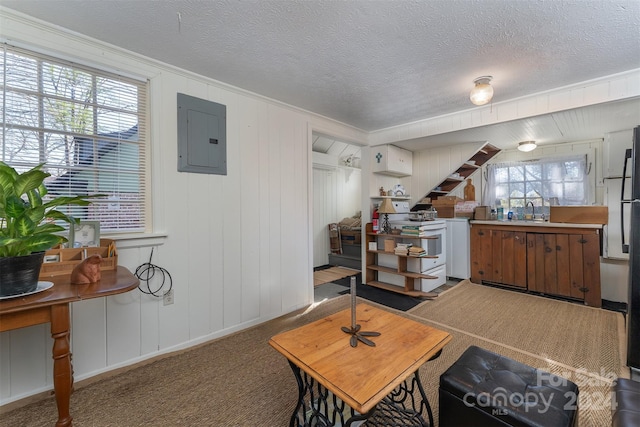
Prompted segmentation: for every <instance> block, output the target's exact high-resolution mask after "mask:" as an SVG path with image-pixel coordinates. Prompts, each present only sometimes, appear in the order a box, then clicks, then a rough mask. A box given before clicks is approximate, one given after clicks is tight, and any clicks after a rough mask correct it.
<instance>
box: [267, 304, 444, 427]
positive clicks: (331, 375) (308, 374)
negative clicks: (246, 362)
mask: <svg viewBox="0 0 640 427" xmlns="http://www.w3.org/2000/svg"><path fill="white" fill-rule="evenodd" d="M356 313H357V314H356V323H357V324H359V325H361V330H363V331H376V332H380V336H377V337H370V339H371V340H372V341H374V342H375V344H376V345H375V347H370V346H367V345H365V344H363V343H360V342H359V343H358V345H357V347H351V346H350V345H349V338H350V335H348V334H345V333H344V332H343V331H342V330H341V327H342V326H347V327H348V326H349V325H351V309H350V308H349V309H347V310H343V311H340V312H338V313H336V314H333V315H331V316H328V317H325V318H324V319H321V320H318V321H316V322H313V323H310V324H308V325H305V326H302V327H299V328H297V329H294V330H291V331H288V332H283V333H281V334H278V335H275V336H274V337H272V338H271V340H270V341H269V344H270V345H271V346H272V347H273V348H275V349H276V350H277V351H278V352H280V353H281V354H282V355H284V356H285V357H286V358H287V359H288V360H289V364H290V366H291V368H292V370H293V373H294V375H295V377H296V381H297V383H298V403H297V405H296V408H295V409H294V412H293V415H292V416H291V420H290V426H292V427H293V426H306V425H322V426H331V425H338V424H339V425H351V424H352V423H353V422H355V421H358V420H365V419H367V420H368V421H367V424H366V425H383V426H388V425H391V424H388V422H387V421H379V420H376V418H378V417H384V416H385V415H387V414H389V413H392V412H393V413H394V414H393V418H394V419H395V420H398V419H402V420H406V419H409V418H410V419H411V423H408V422H407V423H405V424H402V425H426V422H425V421H424V420H423V417H422V416H421V415H420V414H421V413H422V412H423V410H426V411H427V412H428V415H429V418H430V420H429V421H430V423H431V425H433V420H432V414H431V410H430V407H429V404H428V402H427V400H426V396H425V393H424V390H423V388H422V384H421V382H420V377H419V375H418V368H420V366H421V365H422V364H423V363H425V362H427V361H428V360H430V359H432V358H435V357H437V356H438V355H439V353H440V352H441V351H442V349H443V348H444V346H445V345H446V344H447V343H448V342H449V341H450V340H451V336H450V335H449V334H448V333H447V332H444V331H441V330H438V329H435V328H432V327H429V326H427V325H424V324H422V323H419V322H416V321H413V320H411V319H408V318H405V317H402V316H398V315H396V314H394V313H391V312H389V311H386V310H382V309H379V308H376V307H373V306H371V305H368V304H363V303H361V304H358V305H357V308H356ZM301 371H302V372H301ZM434 380H435V379H434ZM316 383H317V384H316ZM320 386H322V387H320ZM327 390H328V391H329V392H330V393H327ZM331 394H332V395H333V396H331ZM415 394H418V396H415ZM334 397H335V398H334ZM336 398H337V399H336ZM407 399H408V400H411V401H412V405H410V406H412V407H411V408H407V407H406V405H404V402H405V401H406V400H407ZM416 402H417V403H416ZM345 403H346V404H347V405H348V406H349V408H346V407H345V406H344V404H345ZM345 419H346V420H345ZM314 423H315V424H314ZM398 424H399V423H398Z"/></svg>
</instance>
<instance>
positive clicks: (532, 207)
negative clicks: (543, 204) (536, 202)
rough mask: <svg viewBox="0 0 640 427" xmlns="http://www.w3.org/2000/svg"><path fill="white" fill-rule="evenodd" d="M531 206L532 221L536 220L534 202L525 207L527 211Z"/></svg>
mask: <svg viewBox="0 0 640 427" xmlns="http://www.w3.org/2000/svg"><path fill="white" fill-rule="evenodd" d="M529 204H531V219H536V208H535V207H534V206H533V202H531V201H529V202H527V204H526V205H524V207H525V209H526V208H528V207H529Z"/></svg>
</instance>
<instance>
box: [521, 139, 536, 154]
mask: <svg viewBox="0 0 640 427" xmlns="http://www.w3.org/2000/svg"><path fill="white" fill-rule="evenodd" d="M536 147H537V145H536V142H535V141H522V142H521V143H519V144H518V150H520V151H524V152H525V153H527V152H529V151H533V150H535V149H536Z"/></svg>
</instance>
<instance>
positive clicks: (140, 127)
mask: <svg viewBox="0 0 640 427" xmlns="http://www.w3.org/2000/svg"><path fill="white" fill-rule="evenodd" d="M0 49H1V50H0V57H1V62H0V66H2V69H0V79H1V80H0V90H1V94H0V96H2V99H1V101H0V102H1V104H0V113H1V114H2V116H1V117H0V124H1V126H0V132H1V134H0V136H1V138H2V139H1V140H2V146H1V147H0V148H1V149H2V151H1V152H0V160H2V161H4V162H5V163H8V164H9V165H11V166H13V167H15V168H16V169H17V170H19V171H23V170H26V169H29V168H31V167H33V166H35V165H37V164H39V163H44V165H45V166H44V168H45V170H46V171H48V172H50V173H52V178H51V180H52V181H53V180H55V179H59V178H60V177H61V176H63V175H65V174H67V176H68V177H71V178H68V179H69V181H72V180H73V178H72V176H73V175H72V174H82V173H83V174H89V175H91V176H93V181H94V184H93V185H90V186H89V187H91V188H90V189H89V190H88V191H87V192H86V193H84V192H83V194H96V193H99V194H111V195H110V197H108V198H104V199H102V198H100V199H93V202H92V204H91V209H90V210H88V209H85V210H84V211H79V212H70V213H71V214H72V215H74V216H76V217H78V218H80V219H82V220H89V221H91V220H94V221H95V220H101V234H102V235H109V234H111V235H122V236H126V235H130V236H132V237H133V236H136V235H137V236H140V235H141V234H142V233H144V234H148V233H151V231H152V230H151V212H150V206H151V204H150V194H151V185H150V184H151V181H150V168H149V165H150V161H149V160H150V159H149V156H150V150H149V143H148V134H149V129H150V123H149V116H148V111H149V108H148V102H149V101H148V100H149V93H150V87H149V82H148V81H147V80H143V79H135V78H132V77H128V76H126V77H125V76H122V75H119V74H116V73H113V72H110V71H106V70H104V69H101V68H100V67H99V66H88V65H84V64H83V65H80V64H79V63H77V62H72V61H69V60H66V59H61V58H58V57H54V56H51V55H46V54H43V53H41V52H36V51H33V50H31V49H25V48H22V47H16V46H12V45H9V44H7V43H4V44H3V45H2V48H0ZM6 52H10V53H12V54H17V55H20V56H24V57H26V58H29V59H30V60H35V61H39V62H38V63H43V64H53V65H55V66H58V67H65V68H68V69H73V70H75V71H79V72H82V73H86V74H89V75H91V76H92V78H93V79H94V81H96V80H99V81H101V82H105V81H106V82H109V83H112V82H120V83H122V84H123V85H122V86H123V87H135V88H136V92H135V96H136V97H137V98H136V99H135V103H134V104H131V103H130V102H129V105H135V106H136V108H134V109H130V108H129V107H127V109H123V107H119V106H113V105H107V104H109V100H106V101H105V102H102V103H101V102H99V101H97V99H98V98H99V95H94V96H93V97H92V98H91V101H90V102H84V103H82V102H78V100H76V99H73V101H74V103H78V105H82V106H85V107H87V108H91V109H92V110H93V124H92V125H91V126H90V129H89V130H88V131H87V132H81V133H77V132H76V133H74V131H72V130H67V129H55V128H51V126H48V125H47V122H46V121H42V120H39V121H38V122H37V123H33V122H35V121H34V120H31V121H29V120H26V121H24V122H20V121H19V120H11V119H10V118H9V117H8V116H7V114H6V110H5V107H6V108H9V107H10V104H8V103H7V101H8V99H7V98H8V94H13V95H15V94H19V96H20V97H23V98H24V97H31V98H32V99H36V98H38V99H42V98H47V99H58V100H62V101H66V102H68V101H71V100H72V99H66V98H64V97H59V96H57V95H54V94H52V93H51V91H46V90H44V89H43V84H44V82H42V84H40V85H37V87H38V89H37V90H36V91H33V90H32V89H33V87H11V86H8V87H5V84H6V83H7V81H6V80H5V78H4V76H5V74H6V73H7V72H9V71H10V70H7V68H6V67H7V64H5V59H4V58H5V54H6ZM27 74H28V72H25V75H27ZM38 76H42V74H38ZM30 81H32V82H33V80H30ZM93 87H95V86H93ZM45 92H46V93H45ZM96 92H97V91H96ZM98 94H99V92H98ZM104 99H106V97H104ZM9 102H10V101H9ZM37 111H38V115H42V114H44V108H43V107H42V106H41V102H40V101H39V102H38V107H37ZM98 111H99V113H98ZM108 114H111V115H113V116H116V117H117V115H118V114H120V115H125V116H127V117H129V120H131V122H130V123H129V124H131V123H135V125H136V128H135V129H136V132H135V134H132V133H131V132H130V133H128V134H126V133H125V132H126V131H127V130H128V129H129V130H130V129H132V128H131V127H130V126H125V125H124V124H122V125H118V124H111V127H112V128H113V126H115V127H116V128H118V127H119V126H122V127H120V128H118V129H117V131H116V132H120V133H121V134H115V135H114V133H115V132H103V133H101V132H100V131H99V130H98V129H99V128H98V125H97V122H98V120H99V119H98V117H100V118H102V117H105V116H106V115H108ZM16 129H19V130H21V131H23V132H25V133H31V134H38V135H47V136H52V135H55V136H56V137H58V138H62V137H66V138H68V139H71V140H72V141H73V142H72V145H73V146H74V147H75V149H76V150H77V149H86V148H87V147H91V148H90V150H91V151H92V152H93V160H91V161H90V162H89V163H84V164H82V163H80V162H79V161H77V160H78V158H79V157H78V156H76V157H74V159H73V162H72V164H68V161H67V162H66V163H67V164H61V162H60V161H59V160H58V161H57V162H56V161H54V160H53V158H51V157H49V158H47V154H48V153H44V154H43V153H40V154H39V155H38V158H36V156H35V155H33V154H32V155H31V156H29V155H25V156H17V157H14V158H13V160H12V159H9V158H7V150H8V148H7V147H8V146H9V144H10V142H9V141H8V138H9V137H8V136H7V134H8V133H10V132H12V131H15V130H16ZM131 135H133V136H131ZM39 138H42V136H40V137H39ZM87 141H89V142H87ZM105 141H108V142H109V146H110V147H111V146H113V147H116V148H113V149H111V148H110V149H109V151H110V153H109V154H107V156H111V160H103V159H102V158H101V159H100V160H98V158H99V157H100V156H99V154H97V153H103V152H104V150H103V151H102V152H101V151H100V147H101V144H104V142H105ZM87 144H88V145H87ZM103 146H104V145H103ZM78 147H80V148H78ZM41 151H44V149H43V150H41ZM127 151H128V153H127ZM113 153H117V155H116V154H113ZM43 156H44V158H43ZM69 157H71V156H68V158H69ZM105 158H106V156H105ZM121 159H122V162H121V161H120V160H121ZM47 160H49V161H50V162H48V161H47ZM105 176H111V177H112V178H111V185H110V187H112V188H116V187H117V188H118V189H119V190H115V191H113V192H110V191H109V189H107V191H105V185H104V182H106V181H107V180H106V179H105ZM124 176H126V177H128V180H126V179H124V178H122V177H124ZM113 177H116V178H113ZM124 181H127V183H126V184H125V183H124ZM49 182H51V181H49ZM58 182H59V181H58ZM70 185H71V186H73V185H74V184H70ZM121 185H122V187H121ZM124 187H126V190H124V189H122V188H124ZM67 194H70V195H71V194H76V193H74V190H71V193H67ZM123 196H125V197H123ZM127 197H131V199H127ZM127 208H129V209H131V210H130V211H127ZM123 212H124V213H125V214H124V215H123V214H122V213H123ZM126 212H134V213H128V214H127V213H126ZM105 225H106V226H105Z"/></svg>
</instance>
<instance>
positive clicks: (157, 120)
mask: <svg viewBox="0 0 640 427" xmlns="http://www.w3.org/2000/svg"><path fill="white" fill-rule="evenodd" d="M0 19H2V24H3V25H2V36H3V37H6V38H7V39H10V40H18V41H20V43H21V44H22V45H23V46H28V45H32V46H36V47H38V48H40V49H45V50H48V49H49V50H51V52H54V53H55V52H58V53H62V54H64V55H65V56H66V57H68V58H75V57H76V55H79V54H80V55H82V58H78V59H79V60H80V61H81V62H83V63H87V64H90V65H93V66H101V65H104V66H106V67H108V68H110V69H120V70H123V71H124V72H125V73H127V72H128V73H130V74H137V75H140V76H146V77H148V78H149V79H150V112H151V113H150V115H151V125H150V135H151V136H150V150H149V152H150V155H151V158H150V166H151V173H150V175H151V187H152V196H151V199H150V203H151V205H152V209H153V211H152V220H153V228H154V232H157V233H164V234H166V238H164V239H163V240H162V239H161V244H160V245H159V246H155V247H153V249H154V252H153V259H152V262H153V263H154V264H156V265H158V266H160V267H162V268H165V269H166V270H168V272H169V273H170V274H171V277H172V279H173V289H174V304H172V305H167V306H164V305H163V303H162V299H161V298H156V297H153V296H149V295H144V294H142V293H141V292H140V291H138V290H133V291H131V292H129V293H127V294H124V295H118V296H112V297H108V298H106V299H99V300H94V301H89V302H83V303H79V304H74V305H77V307H75V310H73V309H74V307H72V312H73V314H72V325H73V326H72V328H73V337H72V339H73V351H74V357H73V361H74V376H75V378H76V379H77V380H81V379H84V378H88V377H91V376H93V375H96V374H98V373H101V372H105V371H109V370H111V369H114V368H117V367H121V366H126V365H128V364H132V363H136V362H139V361H141V360H144V359H146V358H149V357H153V356H155V355H159V354H163V353H166V352H169V351H173V350H177V349H181V348H185V347H189V346H191V345H194V344H198V343H200V342H203V341H206V340H209V339H212V338H216V337H219V336H223V335H226V334H228V333H231V332H234V331H237V330H240V329H242V328H245V327H248V326H251V325H253V324H257V323H259V322H262V321H266V320H269V319H271V318H273V317H276V316H280V315H282V314H285V313H286V312H288V311H291V310H293V309H296V308H299V307H303V306H305V305H307V304H309V303H311V302H312V301H313V283H312V281H311V278H312V256H311V251H312V249H313V248H312V244H313V243H312V242H311V239H310V237H311V235H312V232H311V227H310V215H311V213H310V212H309V210H310V206H311V202H310V200H309V197H310V194H309V191H310V190H311V187H310V182H309V181H310V179H311V162H310V158H311V155H310V147H311V140H310V137H309V136H310V135H311V133H310V131H309V129H310V126H313V127H314V128H315V127H317V128H318V129H326V130H330V134H333V135H337V136H340V137H341V138H345V139H346V140H353V141H355V142H360V143H362V142H364V141H366V135H365V134H364V133H363V132H361V131H359V130H357V129H354V128H352V127H349V126H345V125H343V124H340V123H337V122H332V121H330V120H328V119H325V118H323V117H321V116H317V115H313V114H311V113H307V112H301V111H299V110H296V109H295V108H293V107H290V106H287V105H285V104H282V103H279V102H276V101H273V100H269V99H266V98H264V97H261V96H258V95H255V94H251V93H249V92H247V91H244V90H242V89H239V88H233V87H230V86H228V85H225V84H223V83H220V82H215V81H212V80H209V79H204V78H201V77H200V76H197V75H195V74H192V73H189V72H186V71H184V70H179V69H176V68H173V67H171V66H168V65H166V64H161V63H158V62H154V61H150V60H148V59H145V58H141V57H138V56H137V55H135V54H133V53H130V52H126V51H122V50H120V49H117V48H114V47H112V46H107V45H102V44H100V43H98V42H96V41H93V40H86V39H83V38H82V37H80V36H78V35H75V34H67V33H65V32H63V31H62V30H59V29H54V28H50V27H48V26H47V25H46V24H42V23H33V22H30V21H29V20H28V19H27V20H25V19H22V18H21V19H13V18H12V17H4V16H3V17H0ZM178 92H180V93H185V94H188V95H192V96H197V97H200V98H203V99H207V100H211V101H215V102H219V103H222V104H225V105H226V106H227V137H228V152H227V156H228V157H227V160H228V174H227V175H226V176H218V175H216V176H214V175H199V174H189V173H178V172H177V167H176V166H177V141H176V138H177V124H176V117H177V111H176V94H177V93H178ZM312 123H313V125H311V124H312ZM141 242H144V241H141ZM121 244H122V245H123V246H122V247H121V246H120V245H121ZM157 244H158V243H152V245H157ZM125 245H127V247H126V248H124V246H125ZM118 248H119V264H120V265H123V266H126V267H127V268H129V269H131V270H132V271H133V270H135V268H136V267H137V266H139V265H141V264H143V263H146V262H147V261H148V260H149V256H150V253H151V250H152V246H150V245H148V244H145V243H141V244H137V243H136V244H127V241H124V240H123V241H118ZM155 285H156V286H159V284H158V283H155ZM143 286H144V285H143ZM76 332H77V334H76ZM51 341H52V340H51V338H50V336H49V325H40V326H35V327H31V328H24V329H20V330H16V331H11V332H4V333H2V334H0V344H2V346H1V348H0V384H1V385H0V404H4V403H8V402H11V401H14V400H16V399H19V398H21V397H24V396H27V395H30V394H34V393H38V392H41V391H44V390H48V389H51V387H52V380H51V377H52V374H51V372H52V362H51V344H52V342H51Z"/></svg>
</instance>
